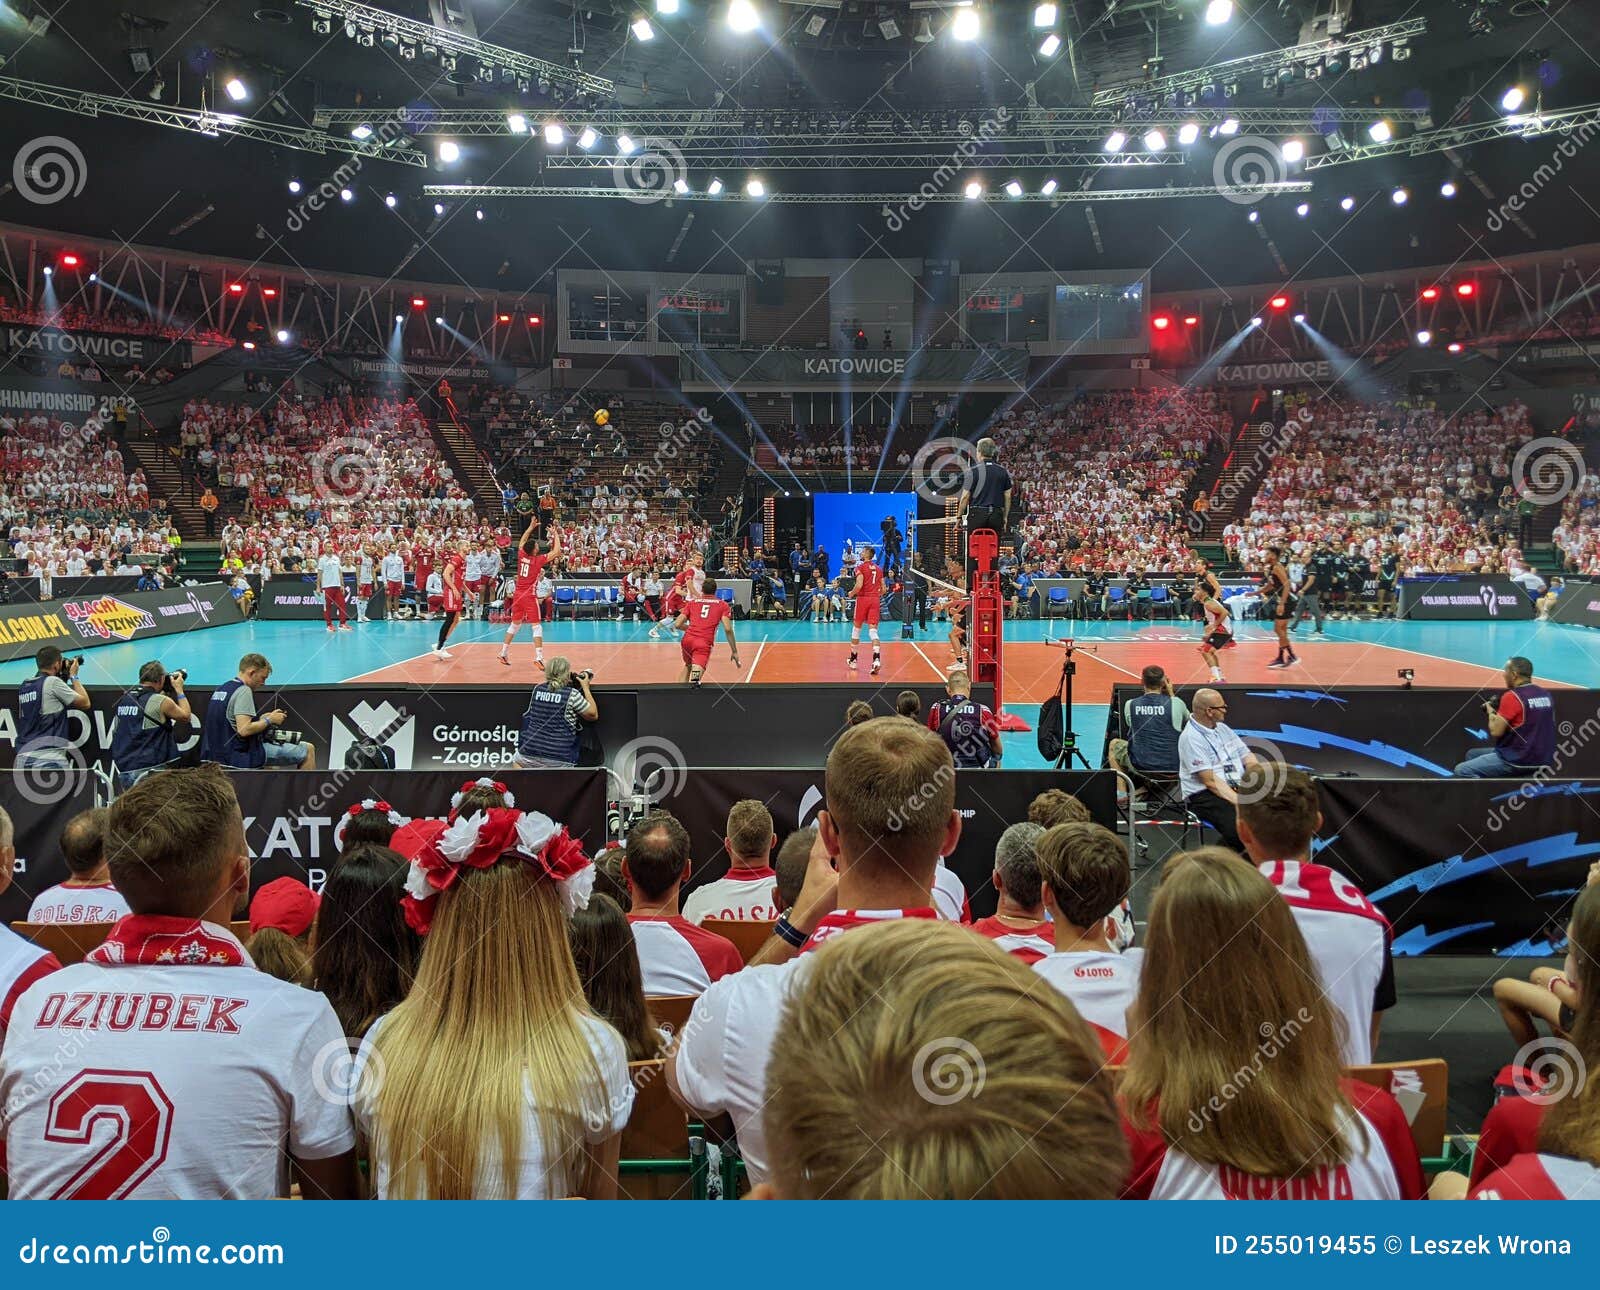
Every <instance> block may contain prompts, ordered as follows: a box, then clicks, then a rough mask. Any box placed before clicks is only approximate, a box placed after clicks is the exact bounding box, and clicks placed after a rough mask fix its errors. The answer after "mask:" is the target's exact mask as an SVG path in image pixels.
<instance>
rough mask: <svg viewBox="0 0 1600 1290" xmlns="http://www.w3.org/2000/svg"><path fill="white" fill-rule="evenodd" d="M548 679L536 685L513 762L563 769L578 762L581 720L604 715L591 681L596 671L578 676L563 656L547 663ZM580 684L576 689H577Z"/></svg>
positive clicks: (524, 715)
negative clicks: (601, 713) (591, 686)
mask: <svg viewBox="0 0 1600 1290" xmlns="http://www.w3.org/2000/svg"><path fill="white" fill-rule="evenodd" d="M544 676H545V679H544V681H543V682H542V683H541V684H539V685H536V686H534V687H533V693H532V694H531V695H530V696H529V697H528V710H527V711H526V712H524V713H523V714H522V733H521V735H520V736H519V737H518V739H517V754H516V756H515V757H514V758H513V759H512V764H513V765H515V766H518V767H520V768H522V769H529V768H536V767H537V768H546V769H559V768H561V767H563V766H576V765H577V764H578V723H579V722H580V721H593V720H595V719H596V718H598V717H599V715H600V709H599V708H598V707H596V706H595V701H594V694H593V693H592V692H591V691H590V689H589V683H590V682H591V681H592V680H594V673H593V672H579V673H577V674H576V675H574V673H573V671H572V664H571V663H569V662H568V661H567V660H566V659H564V658H562V657H560V656H559V655H557V656H555V657H553V658H552V659H551V660H550V661H549V662H548V663H547V664H546V665H545V672H544ZM574 683H576V687H577V688H576V689H574V688H573V686H574Z"/></svg>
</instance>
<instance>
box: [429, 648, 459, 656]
mask: <svg viewBox="0 0 1600 1290" xmlns="http://www.w3.org/2000/svg"><path fill="white" fill-rule="evenodd" d="M433 656H434V658H454V657H455V655H454V654H452V653H451V652H450V651H449V650H447V649H440V648H439V647H438V646H437V645H435V646H434V647H433Z"/></svg>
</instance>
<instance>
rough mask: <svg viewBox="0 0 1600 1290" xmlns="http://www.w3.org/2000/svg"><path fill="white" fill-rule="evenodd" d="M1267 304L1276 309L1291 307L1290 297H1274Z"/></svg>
mask: <svg viewBox="0 0 1600 1290" xmlns="http://www.w3.org/2000/svg"><path fill="white" fill-rule="evenodd" d="M1267 303H1268V304H1269V305H1271V306H1272V307H1273V308H1274V309H1287V308H1288V307H1289V297H1288V296H1273V297H1272V299H1271V300H1269V301H1267Z"/></svg>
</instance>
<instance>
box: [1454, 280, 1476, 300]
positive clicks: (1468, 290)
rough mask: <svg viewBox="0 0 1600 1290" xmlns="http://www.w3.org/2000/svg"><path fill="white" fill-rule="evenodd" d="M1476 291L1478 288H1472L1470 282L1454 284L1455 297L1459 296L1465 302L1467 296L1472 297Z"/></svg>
mask: <svg viewBox="0 0 1600 1290" xmlns="http://www.w3.org/2000/svg"><path fill="white" fill-rule="evenodd" d="M1477 289H1478V288H1477V287H1476V286H1474V285H1473V284H1472V283H1470V282H1458V283H1456V295H1458V296H1460V297H1461V298H1462V299H1463V300H1465V299H1466V298H1467V297H1468V296H1470V295H1472V293H1473V292H1475V291H1476V290H1477Z"/></svg>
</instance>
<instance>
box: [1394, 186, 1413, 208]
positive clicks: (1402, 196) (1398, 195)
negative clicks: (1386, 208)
mask: <svg viewBox="0 0 1600 1290" xmlns="http://www.w3.org/2000/svg"><path fill="white" fill-rule="evenodd" d="M1389 200H1390V201H1392V202H1393V203H1394V204H1395V205H1396V206H1404V205H1405V204H1406V203H1407V202H1408V201H1410V200H1411V194H1410V193H1409V192H1407V191H1406V190H1405V189H1404V188H1396V189H1395V190H1394V192H1392V193H1390V194H1389Z"/></svg>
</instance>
